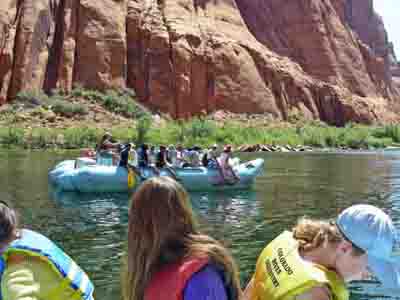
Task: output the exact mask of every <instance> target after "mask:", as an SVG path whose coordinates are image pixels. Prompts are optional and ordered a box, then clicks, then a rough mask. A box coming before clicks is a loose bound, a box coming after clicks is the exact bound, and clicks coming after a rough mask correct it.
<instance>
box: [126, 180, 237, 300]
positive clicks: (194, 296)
mask: <svg viewBox="0 0 400 300" xmlns="http://www.w3.org/2000/svg"><path fill="white" fill-rule="evenodd" d="M126 266H127V271H126V273H125V278H124V279H123V280H124V284H123V286H124V291H123V297H124V300H143V299H146V300H160V299H168V300H178V299H180V300H206V299H207V300H237V299H239V297H240V295H241V291H240V284H239V276H238V271H237V268H236V265H235V263H234V261H233V259H232V257H231V255H230V254H229V253H228V251H227V249H225V248H224V247H223V246H222V245H221V244H220V243H219V242H217V241H216V240H214V239H212V238H211V237H209V236H207V235H203V234H201V232H200V231H199V230H198V226H197V223H196V221H195V218H194V214H193V211H192V208H191V207H190V201H189V196H188V194H187V193H186V191H185V190H184V188H183V187H182V186H181V185H180V184H179V183H178V182H176V181H174V180H173V179H171V178H169V177H154V178H151V179H149V180H147V181H146V182H144V183H143V184H142V185H141V186H140V187H139V189H138V190H137V191H136V193H135V194H134V195H133V199H132V201H131V204H130V209H129V222H128V249H127V263H126Z"/></svg>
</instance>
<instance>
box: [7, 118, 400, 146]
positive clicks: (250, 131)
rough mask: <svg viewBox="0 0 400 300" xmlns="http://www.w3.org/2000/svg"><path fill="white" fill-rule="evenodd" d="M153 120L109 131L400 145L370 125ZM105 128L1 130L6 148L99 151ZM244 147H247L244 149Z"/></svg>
mask: <svg viewBox="0 0 400 300" xmlns="http://www.w3.org/2000/svg"><path fill="white" fill-rule="evenodd" d="M153 124H154V121H153V120H152V119H151V118H149V117H143V118H140V119H138V120H137V121H136V122H135V123H134V124H132V126H123V127H120V126H114V127H112V128H109V129H107V130H108V131H110V132H111V133H112V134H113V136H114V138H115V139H117V140H120V141H122V142H135V143H137V144H139V143H142V142H148V143H150V144H156V145H160V144H178V143H180V144H183V145H185V146H188V147H190V146H193V145H198V146H201V147H206V146H210V145H212V144H214V143H218V144H227V143H229V144H233V145H234V146H235V147H236V148H237V147H240V146H245V145H257V144H259V145H266V146H267V147H271V148H272V149H274V148H273V147H274V146H285V147H287V146H289V147H288V148H289V149H290V148H293V147H295V148H299V147H302V146H310V147H312V148H341V149H376V148H385V147H388V146H393V145H397V143H400V126H398V125H386V126H381V127H367V126H359V125H348V126H346V127H344V128H335V127H329V126H324V125H321V124H317V125H315V124H309V125H305V126H302V127H296V126H280V127H268V126H265V127H246V126H242V125H241V124H240V123H237V122H234V121H228V122H225V123H224V124H223V125H221V124H218V123H217V122H214V121H209V120H200V119H193V120H191V121H187V122H184V123H179V122H175V121H164V122H161V124H158V125H157V126H155V125H153ZM104 132H105V129H104V128H96V127H84V126H82V127H69V128H21V127H18V124H16V125H12V126H5V127H2V128H0V146H1V147H6V148H10V147H22V148H26V149H35V148H36V149H37V148H63V149H77V148H86V147H94V146H95V145H96V143H97V141H98V140H99V139H100V137H101V136H102V135H103V134H104ZM242 148H243V147H242Z"/></svg>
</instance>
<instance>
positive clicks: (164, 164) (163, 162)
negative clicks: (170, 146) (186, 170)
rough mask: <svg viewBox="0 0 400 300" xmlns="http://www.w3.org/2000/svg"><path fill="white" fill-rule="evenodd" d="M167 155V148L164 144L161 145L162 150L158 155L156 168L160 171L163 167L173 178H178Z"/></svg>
mask: <svg viewBox="0 0 400 300" xmlns="http://www.w3.org/2000/svg"><path fill="white" fill-rule="evenodd" d="M167 156H168V155H167V148H166V147H165V146H164V145H161V146H160V151H159V152H158V153H157V155H156V168H157V169H158V171H160V170H161V169H164V170H166V171H168V173H170V175H171V176H172V178H174V179H175V180H178V176H177V174H176V172H175V170H174V169H173V168H172V165H171V164H170V163H169V162H168V159H167Z"/></svg>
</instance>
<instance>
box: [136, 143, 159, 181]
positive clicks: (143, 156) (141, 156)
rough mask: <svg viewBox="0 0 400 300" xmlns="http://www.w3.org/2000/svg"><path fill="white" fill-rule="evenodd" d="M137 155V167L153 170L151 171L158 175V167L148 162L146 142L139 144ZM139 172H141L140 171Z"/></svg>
mask: <svg viewBox="0 0 400 300" xmlns="http://www.w3.org/2000/svg"><path fill="white" fill-rule="evenodd" d="M137 157H138V166H139V169H146V168H149V169H151V170H153V172H154V174H155V175H156V176H159V175H160V172H159V171H158V169H157V168H156V167H155V166H153V165H151V164H150V160H149V145H148V144H142V145H141V146H140V148H139V149H138V151H137ZM140 174H142V172H140ZM141 176H142V175H141Z"/></svg>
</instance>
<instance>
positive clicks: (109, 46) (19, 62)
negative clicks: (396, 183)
mask: <svg viewBox="0 0 400 300" xmlns="http://www.w3.org/2000/svg"><path fill="white" fill-rule="evenodd" d="M390 49H392V47H390V43H389V42H388V38H387V35H386V31H385V29H384V26H383V22H382V20H381V19H380V18H379V17H378V16H377V15H376V14H375V13H374V11H373V7H372V0H324V1H323V0H307V1H304V0H291V1H281V0H215V1H210V0H103V1H95V0H2V1H1V3H0V103H4V102H5V101H6V100H12V99H13V98H14V97H15V95H16V94H17V92H18V91H21V90H27V89H44V90H46V91H50V90H51V89H54V88H61V89H63V90H66V91H69V90H71V88H72V86H73V85H75V84H79V85H82V86H85V87H87V88H96V89H108V88H120V87H129V88H134V89H135V90H136V92H137V95H138V98H139V101H141V102H142V103H143V104H145V105H146V106H148V107H150V108H151V109H154V110H160V111H163V112H169V113H170V114H171V115H172V116H173V117H176V118H181V117H189V116H192V115H196V114H201V113H210V112H212V111H215V110H229V111H232V112H237V113H242V112H248V113H267V114H271V115H272V116H274V117H276V118H278V119H288V118H290V117H291V116H292V115H296V116H298V115H301V116H302V117H304V118H305V119H321V120H323V121H326V122H329V123H331V124H336V125H343V124H344V123H345V122H347V121H350V120H351V121H355V122H363V123H372V122H377V121H379V122H391V121H396V120H398V119H399V115H398V113H399V112H400V108H399V107H398V103H399V102H400V92H399V90H398V85H397V81H396V80H393V79H392V75H393V74H395V73H396V72H397V71H396V70H397V69H398V68H397V69H396V67H395V63H394V62H395V55H394V53H393V50H391V51H390Z"/></svg>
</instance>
